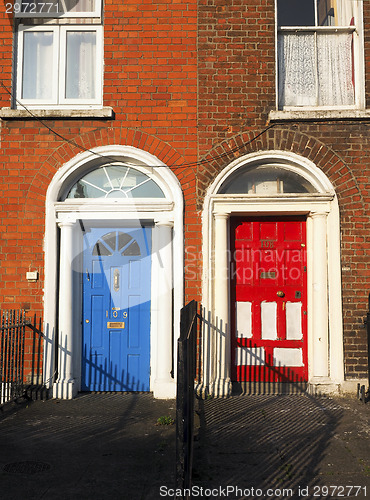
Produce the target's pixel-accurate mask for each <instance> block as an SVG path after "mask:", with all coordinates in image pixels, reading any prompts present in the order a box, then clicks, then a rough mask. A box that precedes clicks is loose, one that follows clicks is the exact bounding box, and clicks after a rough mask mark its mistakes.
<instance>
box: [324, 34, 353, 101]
mask: <svg viewBox="0 0 370 500" xmlns="http://www.w3.org/2000/svg"><path fill="white" fill-rule="evenodd" d="M317 61H318V75H319V78H318V105H319V106H346V105H353V104H354V100H355V93H354V87H353V81H352V79H353V70H352V33H320V34H318V35H317Z"/></svg>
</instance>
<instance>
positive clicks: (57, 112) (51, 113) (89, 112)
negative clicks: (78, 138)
mask: <svg viewBox="0 0 370 500" xmlns="http://www.w3.org/2000/svg"><path fill="white" fill-rule="evenodd" d="M113 117H114V111H113V108H111V107H108V106H106V107H104V108H100V109H31V110H30V111H26V110H25V109H11V108H1V109H0V118H1V119H2V120H34V119H43V118H44V119H45V118H53V119H66V118H67V119H68V118H90V119H94V118H95V119H104V118H105V119H107V118H108V119H110V118H113Z"/></svg>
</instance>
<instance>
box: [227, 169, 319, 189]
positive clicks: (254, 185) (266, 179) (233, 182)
mask: <svg viewBox="0 0 370 500" xmlns="http://www.w3.org/2000/svg"><path fill="white" fill-rule="evenodd" d="M316 192H317V189H316V188H315V187H314V186H313V185H312V184H311V183H310V182H309V181H308V180H307V179H305V178H304V177H302V176H301V175H299V174H297V173H296V172H292V171H291V170H287V169H285V168H283V167H282V166H281V165H279V166H276V165H259V166H257V167H252V168H251V167H249V166H248V167H244V168H241V169H238V170H237V171H236V172H234V173H233V174H232V175H230V177H228V178H227V179H226V180H225V182H224V183H223V184H222V186H221V188H220V190H219V193H220V194H259V195H274V194H283V193H289V194H302V193H316Z"/></svg>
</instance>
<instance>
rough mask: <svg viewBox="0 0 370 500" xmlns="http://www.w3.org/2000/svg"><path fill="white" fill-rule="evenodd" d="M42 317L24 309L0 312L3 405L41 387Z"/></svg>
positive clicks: (1, 395) (0, 364) (33, 392)
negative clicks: (29, 315) (31, 317)
mask: <svg viewBox="0 0 370 500" xmlns="http://www.w3.org/2000/svg"><path fill="white" fill-rule="evenodd" d="M42 337H43V333H42V331H41V320H39V322H38V323H37V320H36V316H35V317H34V320H33V321H31V320H29V319H28V318H26V312H25V311H23V310H19V311H16V310H6V311H2V312H0V342H1V343H0V406H1V405H4V404H5V403H8V402H10V401H14V400H15V399H17V398H20V397H22V396H24V395H26V394H28V395H29V396H32V397H34V394H35V393H36V392H38V391H39V390H40V388H41V387H42V350H41V349H42V345H41V341H42Z"/></svg>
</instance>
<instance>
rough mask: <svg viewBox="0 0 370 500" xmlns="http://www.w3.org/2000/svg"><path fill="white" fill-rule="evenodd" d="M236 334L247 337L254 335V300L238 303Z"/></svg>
mask: <svg viewBox="0 0 370 500" xmlns="http://www.w3.org/2000/svg"><path fill="white" fill-rule="evenodd" d="M235 335H236V336H237V337H240V338H247V339H248V338H251V337H252V302H237V303H236V329H235Z"/></svg>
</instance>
